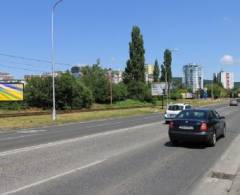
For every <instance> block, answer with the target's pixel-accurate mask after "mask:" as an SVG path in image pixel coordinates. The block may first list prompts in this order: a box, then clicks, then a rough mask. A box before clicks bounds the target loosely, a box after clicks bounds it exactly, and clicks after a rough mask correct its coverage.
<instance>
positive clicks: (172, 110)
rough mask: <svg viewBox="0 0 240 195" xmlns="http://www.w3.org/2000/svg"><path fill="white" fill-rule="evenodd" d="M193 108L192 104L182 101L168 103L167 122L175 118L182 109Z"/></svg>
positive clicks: (165, 116)
mask: <svg viewBox="0 0 240 195" xmlns="http://www.w3.org/2000/svg"><path fill="white" fill-rule="evenodd" d="M191 108H192V106H191V105H189V104H182V103H178V104H170V105H168V107H167V110H166V112H165V114H164V118H165V122H166V123H168V122H169V121H171V120H172V119H174V118H175V117H176V116H177V115H178V114H179V113H180V112H181V111H183V110H186V109H191Z"/></svg>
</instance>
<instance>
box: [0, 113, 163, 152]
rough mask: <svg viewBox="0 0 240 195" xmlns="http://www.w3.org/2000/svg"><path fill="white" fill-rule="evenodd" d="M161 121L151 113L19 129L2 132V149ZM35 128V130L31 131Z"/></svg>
mask: <svg viewBox="0 0 240 195" xmlns="http://www.w3.org/2000/svg"><path fill="white" fill-rule="evenodd" d="M157 121H161V115H160V114H159V113H157V114H151V115H144V116H138V117H136V116H135V117H129V118H122V119H121V118H118V119H111V120H109V121H108V120H104V121H93V122H86V123H79V124H68V125H61V126H55V127H45V128H35V129H30V130H29V131H30V132H29V133H28V130H19V131H18V132H16V133H10V134H9V133H8V134H4V133H3V134H0V151H6V150H12V149H16V148H22V147H27V146H33V145H39V144H43V143H48V142H53V141H59V140H64V139H71V138H74V137H82V136H87V135H92V134H96V133H101V132H107V131H112V130H118V129H122V128H128V127H134V126H137V125H141V124H151V123H153V122H157ZM32 130H34V132H31V131H32Z"/></svg>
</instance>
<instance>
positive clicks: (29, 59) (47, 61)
mask: <svg viewBox="0 0 240 195" xmlns="http://www.w3.org/2000/svg"><path fill="white" fill-rule="evenodd" d="M0 56H5V57H10V58H15V59H21V60H28V61H35V62H42V63H48V64H51V63H52V62H51V61H50V60H45V59H38V58H29V57H23V56H16V55H12V54H6V53H0ZM56 64H58V65H62V66H71V64H67V63H62V62H57V63H56Z"/></svg>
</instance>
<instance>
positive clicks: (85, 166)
mask: <svg viewBox="0 0 240 195" xmlns="http://www.w3.org/2000/svg"><path fill="white" fill-rule="evenodd" d="M105 160H106V159H104V160H99V161H96V162H93V163H90V164H87V165H84V166H82V167H78V168H75V169H72V170H70V171H66V172H64V173H60V174H58V175H55V176H52V177H48V178H47V179H43V180H40V181H37V182H35V183H31V184H28V185H25V186H23V187H20V188H18V189H15V190H11V191H9V192H5V193H3V194H1V195H10V194H14V193H17V192H20V191H23V190H26V189H29V188H32V187H34V186H38V185H40V184H43V183H46V182H49V181H51V180H54V179H57V178H60V177H63V176H66V175H69V174H72V173H75V172H77V171H81V170H83V169H87V168H90V167H92V166H95V165H98V164H100V163H102V162H104V161H105Z"/></svg>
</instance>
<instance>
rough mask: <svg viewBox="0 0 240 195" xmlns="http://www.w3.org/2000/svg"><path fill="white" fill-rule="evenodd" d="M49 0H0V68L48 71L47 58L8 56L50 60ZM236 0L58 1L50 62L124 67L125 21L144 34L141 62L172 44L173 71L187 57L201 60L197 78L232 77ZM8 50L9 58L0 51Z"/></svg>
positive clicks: (238, 72)
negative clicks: (216, 74) (53, 59)
mask: <svg viewBox="0 0 240 195" xmlns="http://www.w3.org/2000/svg"><path fill="white" fill-rule="evenodd" d="M54 2H56V1H55V0H38V1H37V0H21V1H19V0H2V1H1V12H0V24H1V31H0V72H9V73H11V74H12V75H14V77H15V78H23V76H24V75H26V74H38V73H40V72H43V71H44V72H49V71H50V70H51V64H49V63H46V62H37V61H31V60H26V59H23V58H22V59H21V58H16V57H14V56H23V57H27V58H37V59H45V60H50V58H51V9H52V5H53V4H54ZM239 7H240V1H239V0H211V1H210V0H198V1H197V0H195V1H193V0H121V1H116V0H115V1H114V0H101V1H97V0H88V1H86V0H85V1H80V0H63V2H62V3H61V4H59V6H58V7H57V9H56V12H55V41H54V43H55V54H56V61H58V62H63V63H66V64H69V65H57V67H56V69H57V70H66V69H69V68H70V65H85V64H93V63H95V62H96V59H97V58H100V60H101V64H102V66H104V67H106V68H110V67H111V68H113V69H116V70H124V68H125V66H126V61H127V59H128V57H129V55H128V52H129V48H128V44H129V41H130V39H131V37H130V34H131V29H132V27H133V25H138V26H139V27H140V29H141V33H142V35H143V38H144V47H145V51H146V53H145V59H146V63H150V64H151V63H154V61H155V59H158V61H159V63H162V61H163V52H164V50H165V49H166V48H168V49H173V50H174V52H173V62H172V69H173V76H182V66H183V65H185V64H187V63H197V64H200V65H202V67H203V72H204V78H205V79H212V75H213V73H214V72H219V71H220V70H224V71H230V72H234V76H235V81H240V52H239V51H240V25H239V21H240V12H239ZM5 54H7V55H11V56H12V57H9V56H5Z"/></svg>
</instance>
